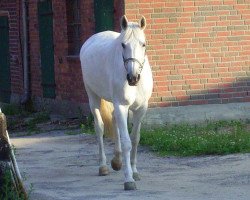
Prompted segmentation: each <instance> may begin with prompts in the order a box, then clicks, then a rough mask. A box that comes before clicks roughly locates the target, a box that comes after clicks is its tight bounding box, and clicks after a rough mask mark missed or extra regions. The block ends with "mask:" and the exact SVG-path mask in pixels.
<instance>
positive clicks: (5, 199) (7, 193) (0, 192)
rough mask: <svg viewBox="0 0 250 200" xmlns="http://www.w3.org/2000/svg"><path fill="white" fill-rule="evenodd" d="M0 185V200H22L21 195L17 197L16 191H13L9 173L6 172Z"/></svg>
mask: <svg viewBox="0 0 250 200" xmlns="http://www.w3.org/2000/svg"><path fill="white" fill-rule="evenodd" d="M2 181H3V182H2V185H1V187H0V199H1V200H24V199H25V198H24V196H23V195H20V194H19V195H18V193H17V191H16V190H15V188H14V186H13V184H12V182H11V174H10V172H9V171H8V172H6V173H5V175H4V177H3V180H2Z"/></svg>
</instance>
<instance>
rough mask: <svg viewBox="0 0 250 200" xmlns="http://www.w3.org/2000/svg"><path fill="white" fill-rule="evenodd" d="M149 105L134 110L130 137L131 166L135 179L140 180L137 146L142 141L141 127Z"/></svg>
mask: <svg viewBox="0 0 250 200" xmlns="http://www.w3.org/2000/svg"><path fill="white" fill-rule="evenodd" d="M147 107H148V106H147V105H145V106H143V107H141V108H139V109H138V110H135V111H133V119H132V123H133V127H132V132H131V135H130V138H131V140H132V150H131V167H132V170H133V178H134V180H135V181H139V180H140V175H139V173H138V171H137V168H136V164H137V147H138V144H139V141H140V129H141V121H142V119H143V117H144V115H145V113H146V111H147Z"/></svg>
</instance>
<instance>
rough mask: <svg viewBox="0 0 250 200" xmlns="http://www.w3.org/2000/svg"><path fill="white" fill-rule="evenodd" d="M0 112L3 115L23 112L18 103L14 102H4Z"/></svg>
mask: <svg viewBox="0 0 250 200" xmlns="http://www.w3.org/2000/svg"><path fill="white" fill-rule="evenodd" d="M2 112H3V113H4V114H5V115H9V116H13V115H18V114H21V113H22V112H23V110H22V108H21V107H20V106H19V105H16V104H5V105H4V106H3V107H2Z"/></svg>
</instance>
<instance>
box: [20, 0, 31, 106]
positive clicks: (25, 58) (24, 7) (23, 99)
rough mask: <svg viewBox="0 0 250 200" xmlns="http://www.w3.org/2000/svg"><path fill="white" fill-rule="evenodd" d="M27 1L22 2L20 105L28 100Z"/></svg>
mask: <svg viewBox="0 0 250 200" xmlns="http://www.w3.org/2000/svg"><path fill="white" fill-rule="evenodd" d="M27 3H28V2H27V0H22V25H23V45H22V48H23V55H22V56H23V84H24V94H23V95H22V97H21V104H25V103H27V101H28V100H29V99H30V78H29V73H30V69H29V63H28V24H27Z"/></svg>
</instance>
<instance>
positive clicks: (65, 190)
mask: <svg viewBox="0 0 250 200" xmlns="http://www.w3.org/2000/svg"><path fill="white" fill-rule="evenodd" d="M64 132H65V131H64ZM64 132H63V131H53V132H50V133H49V134H48V133H46V134H39V135H33V136H25V137H16V138H12V143H13V144H14V145H15V147H16V148H17V160H18V163H19V167H20V170H21V172H22V173H24V174H25V176H26V181H25V184H26V186H27V187H28V188H29V187H30V184H33V189H34V190H33V192H32V194H31V200H94V199H109V200H110V199H117V200H130V199H131V200H132V199H133V200H139V199H140V200H141V199H143V200H148V199H152V200H155V199H158V200H162V199H163V200H168V199H169V200H183V199H185V200H189V199H190V200H196V199H197V200H206V199H209V200H210V199H214V200H215V199H218V200H224V199H225V200H236V199H237V200H243V199H244V200H249V199H250V154H237V155H229V156H208V157H198V158H197V157H194V158H173V157H171V158H159V157H156V156H155V155H153V154H152V153H151V152H149V151H148V150H146V149H145V148H142V147H141V148H140V149H139V153H138V169H139V170H140V172H141V175H142V180H141V181H139V182H137V187H138V190H136V191H123V173H122V172H121V171H120V172H115V171H112V170H111V173H110V175H109V176H105V177H99V176H98V173H97V172H98V155H97V152H98V151H97V143H96V140H95V137H94V136H92V135H84V134H81V135H71V136H70V135H65V134H64ZM105 143H106V152H107V157H108V160H109V161H110V159H112V156H113V155H112V152H113V144H112V143H111V142H109V141H106V142H105Z"/></svg>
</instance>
